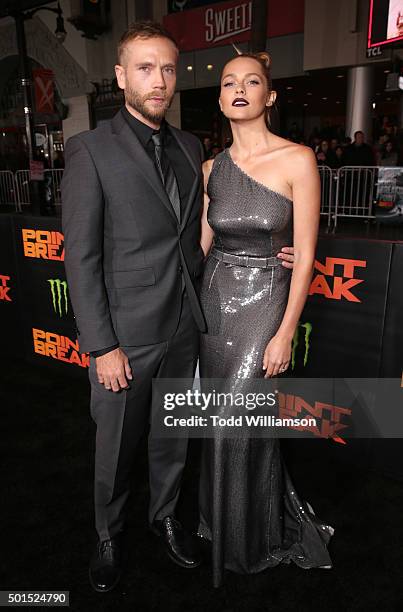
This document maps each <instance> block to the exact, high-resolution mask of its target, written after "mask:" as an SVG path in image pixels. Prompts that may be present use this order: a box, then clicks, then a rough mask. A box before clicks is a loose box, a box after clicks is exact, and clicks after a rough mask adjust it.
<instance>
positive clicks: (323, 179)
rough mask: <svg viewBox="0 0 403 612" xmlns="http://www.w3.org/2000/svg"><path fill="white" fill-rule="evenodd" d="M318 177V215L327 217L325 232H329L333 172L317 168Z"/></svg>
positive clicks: (332, 199) (327, 167)
mask: <svg viewBox="0 0 403 612" xmlns="http://www.w3.org/2000/svg"><path fill="white" fill-rule="evenodd" d="M318 170H319V176H320V185H321V192H320V214H321V215H323V216H326V217H327V231H330V225H331V222H332V218H333V213H334V210H333V206H334V204H333V202H334V189H333V172H332V169H331V168H329V166H318Z"/></svg>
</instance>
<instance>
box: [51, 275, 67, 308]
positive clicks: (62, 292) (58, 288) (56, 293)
mask: <svg viewBox="0 0 403 612" xmlns="http://www.w3.org/2000/svg"><path fill="white" fill-rule="evenodd" d="M48 283H50V290H51V292H52V302H53V310H54V311H55V312H56V313H57V314H58V315H59V317H62V316H63V314H65V315H66V314H67V310H68V299H67V281H62V280H60V278H48Z"/></svg>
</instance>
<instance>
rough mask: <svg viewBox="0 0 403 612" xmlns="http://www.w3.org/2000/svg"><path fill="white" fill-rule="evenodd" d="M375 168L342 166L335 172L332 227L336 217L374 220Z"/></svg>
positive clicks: (335, 222)
mask: <svg viewBox="0 0 403 612" xmlns="http://www.w3.org/2000/svg"><path fill="white" fill-rule="evenodd" d="M377 178H378V167H377V166H343V167H342V168H339V170H338V172H337V188H336V201H335V210H334V226H333V230H334V231H336V228H337V219H338V217H350V218H351V217H355V218H361V219H374V218H375V215H374V214H373V205H374V202H375V200H376V188H377Z"/></svg>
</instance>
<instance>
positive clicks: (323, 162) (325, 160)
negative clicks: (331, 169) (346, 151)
mask: <svg viewBox="0 0 403 612" xmlns="http://www.w3.org/2000/svg"><path fill="white" fill-rule="evenodd" d="M316 160H317V164H318V166H328V165H329V143H328V142H327V140H322V142H321V143H320V145H319V147H318V149H317V151H316Z"/></svg>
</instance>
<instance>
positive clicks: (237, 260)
mask: <svg viewBox="0 0 403 612" xmlns="http://www.w3.org/2000/svg"><path fill="white" fill-rule="evenodd" d="M210 255H211V256H212V257H215V259H218V260H219V261H222V262H223V263H228V264H235V265H236V266H245V267H246V268H271V267H272V266H278V265H280V264H281V261H280V260H279V259H277V257H251V256H250V255H233V254H232V253H224V251H220V250H219V249H216V248H215V247H213V248H212V249H211V252H210Z"/></svg>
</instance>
